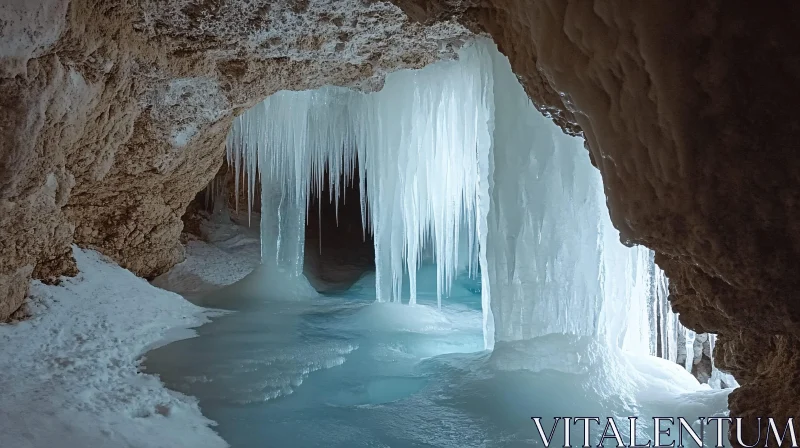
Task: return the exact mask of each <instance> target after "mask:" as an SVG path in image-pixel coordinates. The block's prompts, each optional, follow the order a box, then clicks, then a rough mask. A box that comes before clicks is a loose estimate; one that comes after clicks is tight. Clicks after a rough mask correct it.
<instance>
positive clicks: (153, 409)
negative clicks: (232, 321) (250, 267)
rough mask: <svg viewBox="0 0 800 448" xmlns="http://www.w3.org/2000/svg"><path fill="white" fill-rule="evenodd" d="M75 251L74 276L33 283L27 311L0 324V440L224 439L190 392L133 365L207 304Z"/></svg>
mask: <svg viewBox="0 0 800 448" xmlns="http://www.w3.org/2000/svg"><path fill="white" fill-rule="evenodd" d="M73 253H74V255H75V259H76V261H77V262H78V268H79V269H80V271H81V273H80V274H79V275H78V276H77V277H74V278H65V279H63V281H62V282H61V284H60V285H58V286H49V285H45V284H42V283H40V282H38V281H34V282H32V284H31V289H30V295H29V298H28V305H29V309H30V310H31V312H32V314H33V316H32V318H31V319H29V320H26V321H23V322H19V323H15V324H4V325H0V447H8V448H26V447H36V448H42V447H47V448H49V447H59V448H73V447H74V448H86V447H92V448H105V447H136V448H139V447H142V448H145V447H146V448H151V447H164V448H167V447H169V448H174V447H192V448H217V447H225V446H227V444H226V443H225V442H224V441H223V440H222V439H221V438H220V437H219V436H218V435H217V434H216V433H215V432H214V431H213V430H212V429H211V428H210V427H209V425H212V424H213V422H211V421H210V420H208V419H206V418H205V417H203V416H202V415H201V413H200V410H199V408H198V406H197V401H196V400H195V399H194V398H191V397H187V396H184V395H181V394H179V393H176V392H173V391H170V390H168V389H166V388H165V387H164V386H163V385H162V383H161V382H160V381H159V380H158V378H156V377H155V376H152V375H146V374H142V373H139V372H138V368H137V366H138V363H139V360H140V359H141V356H142V354H143V353H145V352H146V351H147V350H149V349H150V348H152V347H153V346H154V345H155V344H163V343H164V342H165V340H169V339H173V340H174V339H177V338H180V337H186V336H189V335H190V334H189V333H190V331H189V330H185V329H186V328H188V327H193V326H197V325H200V324H202V323H203V322H205V321H206V318H205V315H204V310H203V309H202V308H199V307H196V306H194V305H192V304H191V303H189V302H187V301H186V300H185V299H183V298H182V297H181V296H179V295H177V294H174V293H171V292H167V291H164V290H161V289H158V288H156V287H154V286H152V285H150V284H149V283H148V282H147V281H145V280H143V279H141V278H138V277H136V276H134V275H133V274H132V273H131V272H129V271H127V270H125V269H123V268H121V267H119V266H117V265H116V264H113V263H111V262H109V261H107V260H106V259H105V258H104V257H103V256H102V255H100V254H98V253H97V252H93V251H88V250H86V251H84V250H81V249H79V248H77V247H75V248H73ZM176 328H178V329H179V328H183V329H184V330H182V331H176Z"/></svg>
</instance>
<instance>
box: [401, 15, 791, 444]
mask: <svg viewBox="0 0 800 448" xmlns="http://www.w3.org/2000/svg"><path fill="white" fill-rule="evenodd" d="M397 3H398V4H400V5H401V6H402V7H403V8H404V10H405V11H406V12H407V13H408V14H409V16H411V17H413V18H414V19H416V20H419V21H420V22H423V23H429V24H430V23H435V22H437V21H439V20H444V19H448V20H449V19H453V18H457V19H459V20H460V21H462V22H463V23H465V24H467V25H468V26H469V27H470V28H471V29H473V30H474V31H476V32H477V31H485V32H488V33H489V34H491V35H492V36H493V38H494V39H495V41H496V42H497V43H498V45H499V47H500V49H501V50H502V51H503V52H504V53H505V54H506V55H508V56H509V58H510V59H511V63H512V66H513V67H514V70H515V72H516V73H517V74H518V75H519V76H520V79H521V80H522V82H523V83H524V85H525V87H526V90H527V91H528V93H529V94H530V95H531V97H532V98H533V100H534V101H535V102H537V103H539V105H540V107H542V108H543V109H545V110H555V111H563V113H561V114H559V113H558V112H557V113H556V114H555V119H556V121H560V120H562V121H563V120H567V121H570V122H572V123H573V125H577V126H579V128H580V129H581V130H582V131H583V132H584V135H585V137H586V141H587V147H588V149H589V152H590V155H591V157H592V161H593V163H594V164H595V165H596V166H597V167H598V168H599V169H600V171H601V173H602V176H603V183H604V185H605V190H606V194H607V196H608V206H609V210H610V212H611V217H612V221H613V222H614V224H615V226H616V227H617V228H618V229H620V231H621V236H622V239H623V241H624V242H626V243H638V244H644V245H646V246H648V247H650V248H652V249H654V250H655V251H656V253H657V255H656V261H657V263H658V264H659V265H660V266H661V267H662V268H663V269H664V270H665V271H666V273H667V275H668V276H669V278H670V301H671V304H672V306H673V308H674V309H675V311H677V312H679V313H680V319H681V321H682V323H683V324H684V325H686V326H687V327H689V328H692V329H694V330H696V331H699V332H715V333H718V334H719V338H718V343H717V346H716V352H715V353H714V358H715V360H716V362H717V364H718V365H719V366H721V367H723V368H725V369H728V370H730V371H731V372H732V373H733V374H734V375H735V376H736V378H737V379H738V380H739V381H740V382H741V383H742V387H741V388H739V389H737V390H736V391H735V392H733V393H732V394H731V396H730V409H731V414H732V416H734V417H745V418H750V420H749V421H750V424H749V425H743V426H745V432H744V434H745V437H744V439H743V440H744V442H745V443H752V442H753V441H755V440H756V438H757V436H756V434H755V433H753V431H755V428H756V425H755V420H754V418H755V417H756V416H762V417H767V416H772V417H782V418H788V417H792V416H794V417H796V416H798V415H800V404H798V403H797V400H795V398H796V397H798V396H800V381H798V377H800V302H798V301H797V299H796V296H797V294H798V287H800V275H799V274H800V269H799V268H800V262H798V259H800V152H799V150H800V118H798V114H797V113H796V111H795V108H796V104H798V102H799V101H800V87H798V85H799V82H800V58H798V55H800V38H799V37H798V32H797V18H798V17H800V3H798V2H796V1H791V0H775V1H771V2H762V3H758V4H755V3H753V2H752V1H749V0H724V1H722V0H703V1H697V0H675V1H669V2H643V1H635V0H486V1H477V0H475V1H471V0H436V1H422V0H397ZM562 124H563V123H562ZM564 127H565V128H566V129H567V130H569V131H571V130H574V129H575V127H574V126H571V125H568V126H564ZM761 440H762V442H761V443H762V444H763V443H764V439H763V438H762V439H761ZM734 441H735V440H734Z"/></svg>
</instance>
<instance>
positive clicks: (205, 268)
mask: <svg viewBox="0 0 800 448" xmlns="http://www.w3.org/2000/svg"><path fill="white" fill-rule="evenodd" d="M250 222H251V223H252V225H249V226H248V223H247V217H246V216H245V217H243V218H241V219H235V220H231V218H230V217H229V216H228V214H227V213H217V214H215V215H214V216H212V217H211V219H209V220H208V221H206V222H204V223H203V224H202V228H201V231H202V232H203V236H204V237H205V239H206V240H207V241H208V242H204V241H199V240H192V241H189V242H188V244H187V245H186V260H184V261H183V262H182V263H180V264H178V265H176V266H175V267H173V268H172V269H171V270H170V271H169V272H167V273H166V274H164V275H161V276H159V277H158V278H156V279H155V280H153V285H155V286H158V287H159V288H164V289H166V290H169V291H174V292H177V293H178V294H182V295H184V296H187V297H190V296H197V295H202V294H205V293H208V292H210V291H213V290H215V289H218V288H220V287H222V286H227V285H231V284H233V283H236V282H237V281H239V280H241V279H243V278H244V277H245V276H246V275H247V274H249V273H250V272H252V271H253V269H255V268H256V267H257V266H258V265H259V264H260V263H261V242H260V241H261V240H260V231H259V222H260V216H259V215H258V214H256V213H254V214H253V216H252V219H251V221H250Z"/></svg>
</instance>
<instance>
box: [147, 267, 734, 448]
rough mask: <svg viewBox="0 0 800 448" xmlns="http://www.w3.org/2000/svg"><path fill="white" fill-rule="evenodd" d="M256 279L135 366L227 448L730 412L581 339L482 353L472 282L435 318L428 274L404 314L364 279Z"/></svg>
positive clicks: (445, 436) (378, 441)
mask: <svg viewBox="0 0 800 448" xmlns="http://www.w3.org/2000/svg"><path fill="white" fill-rule="evenodd" d="M262 275H263V273H258V272H257V273H254V275H251V276H250V277H248V278H247V279H245V280H244V281H243V282H240V283H238V284H236V285H233V286H231V287H228V288H225V289H223V290H220V291H218V292H216V293H212V294H211V295H208V296H206V297H205V298H204V299H203V304H204V305H207V306H214V307H220V308H227V309H233V310H236V311H238V312H236V313H231V314H227V315H224V316H222V317H219V318H215V319H214V320H213V322H212V323H210V324H208V325H205V326H203V327H201V328H199V329H198V333H199V337H197V338H194V339H188V340H182V341H178V342H175V343H173V344H170V345H167V346H164V347H161V348H159V349H157V350H154V351H152V352H150V353H148V355H147V360H146V363H145V366H146V369H147V371H148V372H153V373H158V374H159V375H160V376H161V378H162V380H163V381H164V382H165V383H166V384H167V385H168V386H169V387H171V388H174V389H176V390H178V391H180V392H182V393H185V394H189V395H193V396H196V397H198V398H199V400H200V405H201V408H202V410H203V413H204V414H205V415H206V416H207V417H209V418H211V419H213V420H215V421H216V422H218V424H219V426H218V427H216V428H215V429H216V430H217V431H218V432H219V434H220V435H221V436H222V437H223V438H224V439H225V440H226V441H227V442H229V443H230V444H231V446H233V447H236V448H246V447H247V448H249V447H261V446H270V447H348V448H350V447H392V448H405V447H516V446H531V445H537V444H538V443H539V442H538V440H539V439H538V435H537V432H536V429H535V426H534V425H533V423H532V422H531V420H530V417H532V416H541V417H545V420H544V421H545V422H552V420H551V417H553V416H565V415H567V416H599V417H601V418H604V417H606V416H620V417H627V416H629V415H636V416H639V417H642V418H643V420H648V419H650V417H652V416H687V417H689V416H691V417H697V416H710V415H715V414H718V413H721V412H726V411H727V409H726V406H727V393H728V392H727V391H714V390H710V389H708V388H707V387H706V386H700V385H699V384H698V383H697V382H696V380H695V379H694V378H692V377H691V375H689V374H688V373H687V372H686V371H685V370H683V369H681V368H680V367H679V366H677V365H675V364H673V363H670V362H668V361H664V360H660V359H656V358H651V357H633V356H630V355H627V354H625V353H621V352H618V351H615V350H611V349H608V348H605V347H602V346H600V345H599V344H597V343H595V342H594V341H592V340H590V339H580V338H575V337H570V336H565V335H550V336H547V337H543V338H537V339H535V340H533V341H526V342H524V343H517V344H505V345H504V344H500V345H498V347H496V349H495V350H494V352H487V351H483V350H482V348H483V337H482V334H481V313H480V295H479V294H478V293H476V291H477V290H478V288H479V287H480V285H477V284H476V283H475V282H474V281H472V280H470V279H467V278H460V279H459V280H458V281H457V282H456V285H455V287H454V291H453V294H452V296H451V297H450V298H449V299H447V300H445V302H444V305H443V307H442V309H441V310H438V309H436V307H435V297H434V296H433V294H432V292H433V291H435V279H434V278H433V273H432V272H425V273H423V274H422V275H421V276H420V285H419V286H420V287H419V290H420V297H419V299H420V302H421V305H418V306H415V307H408V306H405V305H396V304H377V303H374V298H375V291H374V286H373V285H374V278H372V277H365V278H363V279H362V280H361V281H360V282H359V283H358V284H356V286H355V287H354V288H352V289H351V290H350V291H348V292H347V293H345V294H342V295H340V296H316V297H314V296H313V295H314V294H313V293H308V292H307V290H306V289H304V288H303V287H302V286H295V287H291V285H287V284H281V285H280V292H278V293H276V292H275V288H274V286H275V284H274V283H270V282H269V281H268V280H267V281H264V280H261V278H262ZM271 286H273V287H271ZM298 291H302V292H298ZM548 428H549V426H548ZM640 430H641V431H643V434H642V436H645V435H646V433H647V432H650V429H648V428H647V427H646V426H645V425H642V426H641V428H640ZM575 432H576V433H577V434H576V435H574V436H575V437H576V439H575V440H573V445H580V444H581V442H580V440H579V437H580V436H581V434H580V431H579V430H578V429H577V428H576V431H575ZM644 440H647V439H646V438H645V439H644Z"/></svg>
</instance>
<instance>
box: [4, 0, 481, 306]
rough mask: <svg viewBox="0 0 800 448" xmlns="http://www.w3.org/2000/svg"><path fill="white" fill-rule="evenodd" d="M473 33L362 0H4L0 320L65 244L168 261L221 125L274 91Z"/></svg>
mask: <svg viewBox="0 0 800 448" xmlns="http://www.w3.org/2000/svg"><path fill="white" fill-rule="evenodd" d="M470 35H471V33H470V32H469V31H467V29H466V28H464V27H463V26H461V25H459V24H456V23H455V22H447V21H445V22H438V23H437V24H434V25H432V26H426V25H422V24H419V23H416V22H412V21H410V20H409V19H408V18H407V17H406V16H405V14H403V12H402V11H401V10H400V9H399V8H398V7H397V6H395V5H393V4H391V3H387V2H381V1H362V0H341V1H335V2H332V1H327V0H283V1H270V0H235V1H219V0H166V1H165V0H139V1H121V0H114V1H104V0H9V1H6V2H3V4H2V5H0V253H2V256H0V320H2V319H4V318H6V317H7V316H9V315H10V314H11V313H13V312H14V311H15V310H16V309H17V308H18V307H19V305H20V304H21V302H22V300H23V298H24V295H25V291H26V289H27V284H28V280H29V279H30V278H31V276H34V277H37V278H42V279H55V278H56V277H57V276H59V275H62V274H73V273H74V272H75V266H74V262H73V261H72V260H71V256H70V255H69V253H70V250H69V248H70V244H73V243H77V244H79V245H81V246H87V247H92V248H96V249H98V250H100V251H101V252H102V253H104V254H106V255H108V256H110V257H112V258H113V259H114V260H116V261H117V262H119V263H120V264H121V265H123V266H124V267H127V268H128V269H130V270H132V271H133V272H135V273H136V274H138V275H141V276H144V277H152V276H155V275H158V274H160V273H162V272H164V271H165V270H167V269H168V268H170V267H171V266H172V265H173V264H175V263H176V262H178V261H180V260H181V258H182V256H183V252H182V248H181V246H180V244H179V235H180V232H181V228H182V225H183V224H182V222H181V216H182V215H183V214H184V212H185V210H186V206H187V204H188V203H189V201H190V200H191V199H192V198H193V197H194V196H195V194H196V193H197V192H198V191H200V190H201V189H202V188H203V187H204V186H205V185H206V184H207V183H208V181H209V180H210V179H211V178H212V177H213V176H214V174H215V173H216V172H217V170H218V168H219V166H220V164H221V163H222V159H223V157H222V155H223V153H224V148H223V142H224V139H225V136H226V134H227V131H228V129H229V126H230V123H231V120H232V119H233V117H234V116H235V115H236V114H239V113H241V112H243V111H244V110H246V109H247V108H249V107H250V106H252V105H254V104H256V103H257V102H259V101H261V100H263V99H264V98H265V97H266V96H268V95H270V94H272V93H274V92H276V91H278V90H282V89H295V90H297V89H309V88H315V87H319V86H322V85H325V84H336V85H344V86H351V87H354V88H359V89H366V90H374V89H378V88H380V87H381V85H382V80H383V77H384V75H385V74H386V73H388V72H390V71H393V70H397V69H400V68H411V67H421V66H424V65H426V64H429V63H431V62H433V61H436V60H439V59H446V58H451V57H453V56H454V54H455V50H457V49H458V48H459V47H460V46H461V45H462V44H463V42H464V41H465V40H466V39H467V38H468V37H469V36H470Z"/></svg>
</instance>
